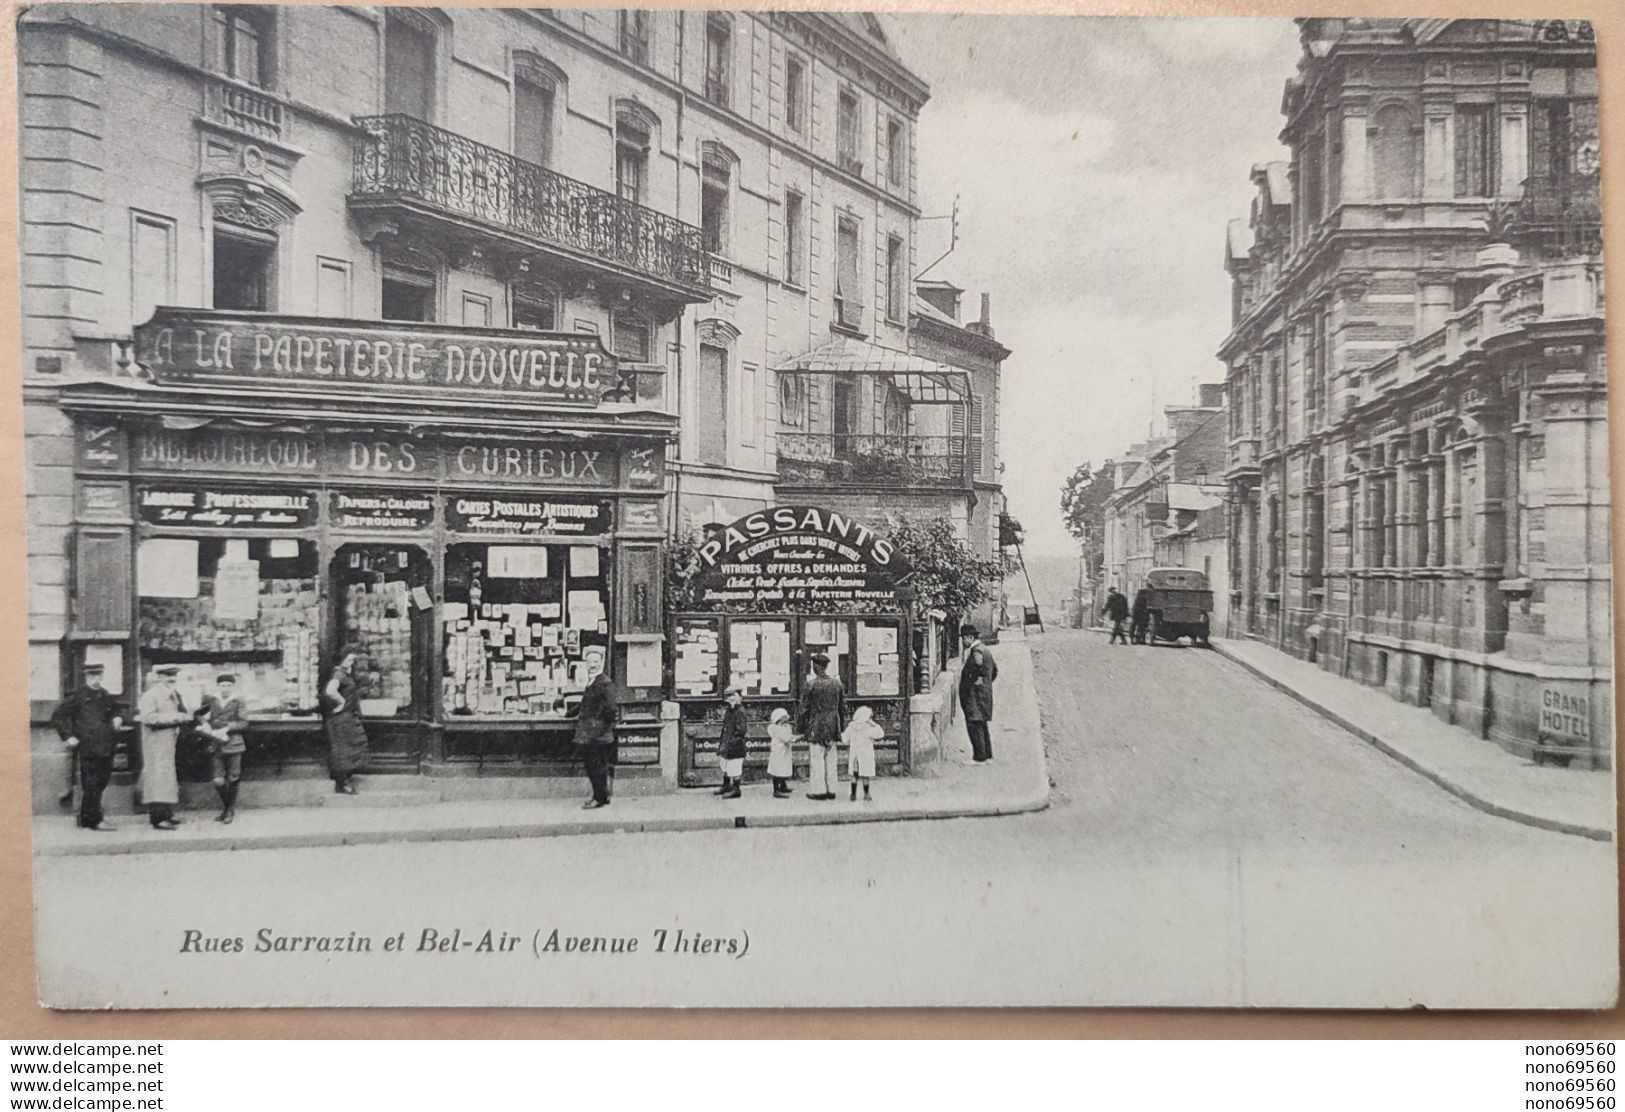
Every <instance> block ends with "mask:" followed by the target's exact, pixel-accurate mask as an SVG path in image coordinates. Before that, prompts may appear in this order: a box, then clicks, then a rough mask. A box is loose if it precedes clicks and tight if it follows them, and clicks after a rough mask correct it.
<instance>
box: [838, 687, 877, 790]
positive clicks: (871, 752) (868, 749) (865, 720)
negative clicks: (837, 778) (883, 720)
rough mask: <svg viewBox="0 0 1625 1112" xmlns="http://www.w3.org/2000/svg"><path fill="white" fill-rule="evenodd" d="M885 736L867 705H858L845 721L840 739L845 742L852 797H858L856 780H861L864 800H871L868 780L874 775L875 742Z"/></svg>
mask: <svg viewBox="0 0 1625 1112" xmlns="http://www.w3.org/2000/svg"><path fill="white" fill-rule="evenodd" d="M885 736H886V731H885V730H884V729H882V728H881V725H880V723H878V722H876V721H875V719H874V712H873V711H871V710H870V709H869V708H868V707H859V708H858V709H857V710H856V711H854V712H853V714H852V721H851V722H849V723H847V726H846V729H845V730H844V731H843V732H842V733H841V740H842V741H844V742H845V743H846V750H847V752H846V772H847V775H848V776H850V777H851V778H852V798H853V800H854V801H855V800H856V799H857V798H858V781H859V780H860V779H861V780H862V781H863V799H864V802H866V803H867V802H872V801H873V797H871V796H870V795H869V781H870V780H871V779H873V778H874V775H875V742H877V741H879V740H880V739H881V738H883V737H885Z"/></svg>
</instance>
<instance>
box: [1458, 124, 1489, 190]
mask: <svg viewBox="0 0 1625 1112" xmlns="http://www.w3.org/2000/svg"><path fill="white" fill-rule="evenodd" d="M1494 113H1495V106H1494V105H1492V104H1463V105H1459V106H1457V108H1456V196H1458V197H1493V196H1494V195H1495V186H1496V177H1497V174H1496V172H1495V163H1496V158H1495V133H1494V123H1495V115H1494Z"/></svg>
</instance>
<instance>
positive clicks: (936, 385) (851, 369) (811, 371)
mask: <svg viewBox="0 0 1625 1112" xmlns="http://www.w3.org/2000/svg"><path fill="white" fill-rule="evenodd" d="M773 369H774V370H775V371H781V372H787V373H790V374H803V375H873V376H877V377H881V378H889V379H891V383H892V385H893V386H895V387H896V388H897V389H898V390H900V391H901V392H902V393H904V394H907V395H908V396H909V398H910V400H912V401H913V402H914V403H915V404H917V405H950V404H953V403H955V402H960V403H963V402H965V401H967V400H968V399H969V398H970V375H969V374H968V373H967V372H965V371H962V370H959V369H958V368H956V367H950V366H948V365H947V364H946V363H938V362H936V361H935V360H932V359H926V358H924V357H923V356H919V355H914V354H911V353H910V352H906V351H898V350H897V349H896V348H889V347H881V346H880V345H879V344H870V343H865V342H864V341H863V340H858V339H854V338H852V337H850V336H837V337H836V338H835V339H833V340H831V341H830V342H829V343H827V344H822V345H820V346H819V347H815V348H813V349H812V350H811V351H808V352H804V353H803V354H801V355H798V356H796V357H795V358H794V359H791V360H789V361H788V362H785V363H781V364H779V365H778V366H777V367H774V368H773Z"/></svg>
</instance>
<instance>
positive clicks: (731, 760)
mask: <svg viewBox="0 0 1625 1112" xmlns="http://www.w3.org/2000/svg"><path fill="white" fill-rule="evenodd" d="M724 698H725V699H726V700H727V703H728V710H727V712H726V713H724V714H723V716H722V734H721V736H720V737H718V738H717V756H718V757H719V758H720V759H721V761H722V787H720V788H718V789H717V794H718V795H720V796H721V797H722V798H723V799H738V798H739V782H740V781H741V780H742V779H744V776H745V735H746V732H747V730H748V729H749V723H748V721H747V720H746V718H745V697H744V695H742V694H741V693H740V691H739V689H738V688H729V689H728V693H727V695H726V696H724Z"/></svg>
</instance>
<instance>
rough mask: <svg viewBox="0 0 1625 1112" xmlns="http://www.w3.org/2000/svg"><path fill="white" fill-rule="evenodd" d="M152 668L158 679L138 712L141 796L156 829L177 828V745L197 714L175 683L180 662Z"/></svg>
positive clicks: (143, 699) (178, 792)
mask: <svg viewBox="0 0 1625 1112" xmlns="http://www.w3.org/2000/svg"><path fill="white" fill-rule="evenodd" d="M152 671H153V675H154V676H155V677H156V680H157V682H156V683H154V684H153V686H151V687H149V688H147V690H146V691H145V692H143V693H142V695H141V702H140V704H139V711H138V715H137V716H138V717H139V718H140V719H141V756H142V760H141V799H142V801H143V802H144V803H145V804H146V806H147V819H148V821H149V822H151V823H152V825H153V829H155V830H174V829H175V828H176V826H178V825H179V822H180V820H179V819H177V818H176V817H175V807H176V805H177V804H178V803H180V801H181V786H180V780H179V778H178V777H177V776H176V775H175V745H176V743H177V742H178V741H179V740H180V733H181V727H182V726H184V725H186V724H187V723H188V722H191V721H192V719H193V718H194V717H195V715H194V714H193V712H192V711H190V710H187V709H186V703H185V701H184V700H183V699H182V698H181V693H180V691H178V690H177V689H176V687H175V677H176V675H177V674H179V672H180V668H179V666H177V665H174V664H160V665H159V666H158V667H156V668H154V669H153V670H152Z"/></svg>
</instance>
